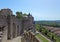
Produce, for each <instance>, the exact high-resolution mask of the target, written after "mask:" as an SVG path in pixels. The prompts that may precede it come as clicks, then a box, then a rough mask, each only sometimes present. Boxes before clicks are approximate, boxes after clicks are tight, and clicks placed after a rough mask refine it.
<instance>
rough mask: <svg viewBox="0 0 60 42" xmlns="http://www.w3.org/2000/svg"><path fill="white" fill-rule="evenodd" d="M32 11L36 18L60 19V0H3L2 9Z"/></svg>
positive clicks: (0, 7)
mask: <svg viewBox="0 0 60 42" xmlns="http://www.w3.org/2000/svg"><path fill="white" fill-rule="evenodd" d="M2 8H10V9H11V10H12V11H13V14H15V12H16V11H22V12H23V13H31V14H32V15H33V17H34V20H36V21H38V20H60V0H1V1H0V9H2Z"/></svg>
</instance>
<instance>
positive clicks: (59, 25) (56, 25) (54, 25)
mask: <svg viewBox="0 0 60 42" xmlns="http://www.w3.org/2000/svg"><path fill="white" fill-rule="evenodd" d="M35 22H36V24H40V25H43V26H52V27H60V22H56V21H35Z"/></svg>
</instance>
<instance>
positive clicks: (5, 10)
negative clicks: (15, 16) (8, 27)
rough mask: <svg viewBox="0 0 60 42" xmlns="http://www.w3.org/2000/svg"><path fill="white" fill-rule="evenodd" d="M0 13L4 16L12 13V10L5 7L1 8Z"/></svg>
mask: <svg viewBox="0 0 60 42" xmlns="http://www.w3.org/2000/svg"><path fill="white" fill-rule="evenodd" d="M0 14H1V15H5V16H7V15H12V11H11V9H8V8H7V9H1V11H0Z"/></svg>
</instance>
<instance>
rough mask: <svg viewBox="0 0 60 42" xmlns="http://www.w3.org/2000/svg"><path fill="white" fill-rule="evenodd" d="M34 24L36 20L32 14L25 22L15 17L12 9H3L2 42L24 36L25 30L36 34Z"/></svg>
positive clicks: (0, 15) (0, 25) (0, 14)
mask: <svg viewBox="0 0 60 42" xmlns="http://www.w3.org/2000/svg"><path fill="white" fill-rule="evenodd" d="M33 22H34V18H33V17H32V15H30V14H29V15H28V16H27V17H23V20H19V19H17V18H16V16H15V15H13V13H12V11H11V10H10V9H1V10H0V30H1V31H0V32H2V35H3V36H2V37H0V38H1V41H2V42H6V40H10V39H13V38H16V37H17V36H20V35H21V34H23V32H24V30H27V31H28V30H32V31H33V32H35V28H34V24H33ZM1 28H2V29H3V30H2V29H1ZM0 35H1V34H0ZM3 40H4V41H3Z"/></svg>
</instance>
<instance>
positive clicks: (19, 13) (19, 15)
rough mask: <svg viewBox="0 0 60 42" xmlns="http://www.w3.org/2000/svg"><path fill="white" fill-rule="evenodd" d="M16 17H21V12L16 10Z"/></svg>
mask: <svg viewBox="0 0 60 42" xmlns="http://www.w3.org/2000/svg"><path fill="white" fill-rule="evenodd" d="M16 15H17V16H16V17H17V18H18V19H20V20H21V19H22V12H16Z"/></svg>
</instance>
